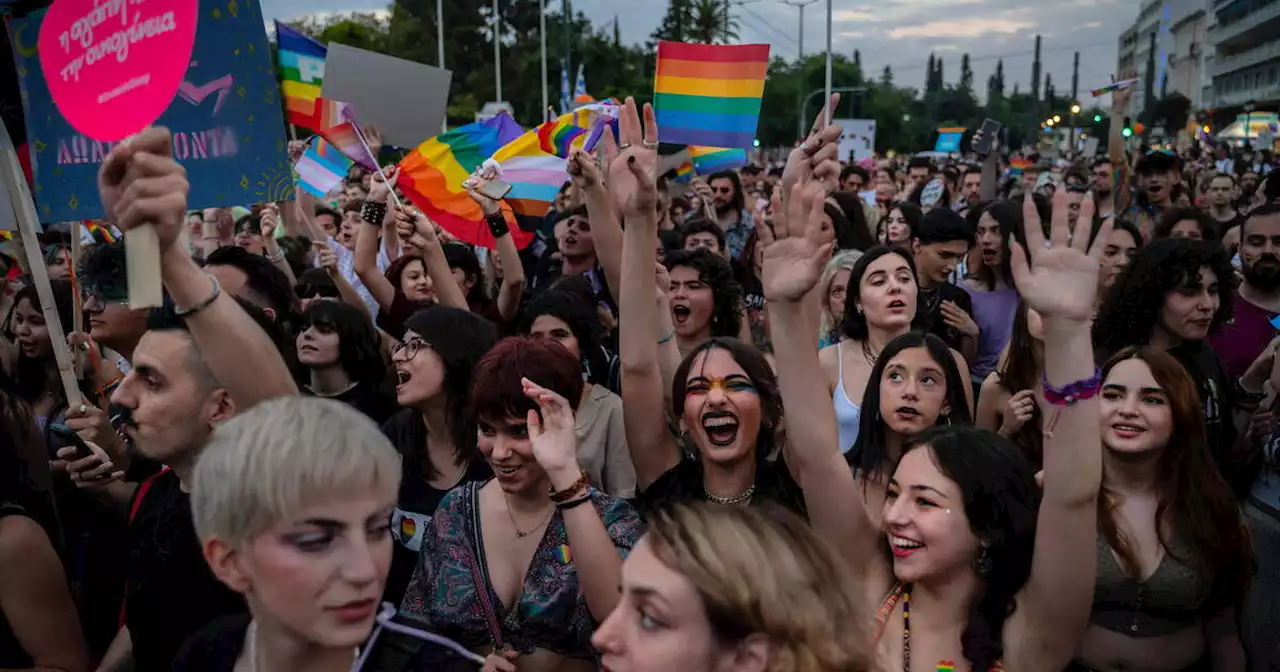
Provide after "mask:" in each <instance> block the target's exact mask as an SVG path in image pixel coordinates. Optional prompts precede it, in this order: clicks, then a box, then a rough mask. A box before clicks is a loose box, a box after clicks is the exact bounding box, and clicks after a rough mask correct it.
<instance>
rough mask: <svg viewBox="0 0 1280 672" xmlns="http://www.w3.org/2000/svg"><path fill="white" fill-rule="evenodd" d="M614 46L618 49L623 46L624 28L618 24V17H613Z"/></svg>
mask: <svg viewBox="0 0 1280 672" xmlns="http://www.w3.org/2000/svg"><path fill="white" fill-rule="evenodd" d="M613 44H614V46H616V47H620V46H622V26H621V25H619V24H618V15H617V14H614V15H613Z"/></svg>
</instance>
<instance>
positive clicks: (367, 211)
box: [360, 201, 387, 226]
mask: <svg viewBox="0 0 1280 672" xmlns="http://www.w3.org/2000/svg"><path fill="white" fill-rule="evenodd" d="M386 217H387V204H386V203H375V202H373V201H365V202H364V205H362V206H360V218H361V219H363V220H364V221H365V222H367V223H369V224H372V225H374V226H382V220H384V219H386Z"/></svg>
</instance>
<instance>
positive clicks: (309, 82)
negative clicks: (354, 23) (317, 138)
mask: <svg viewBox="0 0 1280 672" xmlns="http://www.w3.org/2000/svg"><path fill="white" fill-rule="evenodd" d="M276 45H277V46H278V47H279V59H278V60H279V67H280V90H281V91H282V92H283V93H284V106H285V117H286V118H287V120H288V121H289V123H291V124H293V125H295V126H302V127H304V128H313V127H312V125H311V120H312V117H313V116H314V115H315V105H316V98H319V97H320V86H321V84H322V83H323V82H324V61H325V57H326V56H328V53H329V50H328V49H326V48H325V46H324V45H323V44H320V43H319V42H316V41H315V40H313V39H311V38H310V37H307V36H306V35H303V34H302V33H300V32H298V31H296V30H294V29H293V28H290V27H289V26H286V25H285V24H283V23H280V22H279V21H276Z"/></svg>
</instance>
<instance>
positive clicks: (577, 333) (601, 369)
mask: <svg viewBox="0 0 1280 672" xmlns="http://www.w3.org/2000/svg"><path fill="white" fill-rule="evenodd" d="M565 280H567V278H566V279H565ZM575 285H577V286H575ZM582 285H585V290H586V291H585V293H584V291H583V289H584V287H582ZM590 291H591V284H590V283H589V282H587V281H586V280H585V279H582V282H581V283H574V284H570V283H568V282H561V283H557V284H556V286H555V287H554V288H553V289H548V290H546V291H544V292H540V293H539V294H537V295H535V296H534V297H533V300H532V301H530V302H529V304H528V305H526V306H525V307H524V310H523V311H521V312H522V315H521V320H520V335H522V336H528V335H529V330H530V329H532V328H533V323H534V322H535V321H536V320H537V319H538V318H539V317H540V316H542V315H550V316H551V317H554V318H556V319H558V320H560V321H561V322H564V323H565V324H566V325H568V326H569V331H571V332H573V337H574V338H575V339H577V341H578V351H579V353H581V356H582V364H583V366H584V368H585V369H586V371H585V373H586V375H587V380H588V381H589V382H591V383H594V384H596V385H604V384H606V383H607V382H608V379H609V357H608V353H606V352H605V350H604V347H603V345H601V341H602V337H603V334H602V333H601V331H602V329H601V326H600V317H599V316H598V315H597V314H596V306H595V302H594V301H593V300H592V299H591V298H590V296H591V294H590Z"/></svg>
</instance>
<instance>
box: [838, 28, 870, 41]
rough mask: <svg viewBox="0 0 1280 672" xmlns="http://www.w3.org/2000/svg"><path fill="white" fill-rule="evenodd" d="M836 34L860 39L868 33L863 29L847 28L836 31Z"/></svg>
mask: <svg viewBox="0 0 1280 672" xmlns="http://www.w3.org/2000/svg"><path fill="white" fill-rule="evenodd" d="M836 34H837V35H839V36H840V37H848V38H851V39H859V38H863V37H866V36H867V34H866V33H864V32H862V31H861V30H846V31H844V32H841V33H836Z"/></svg>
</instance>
